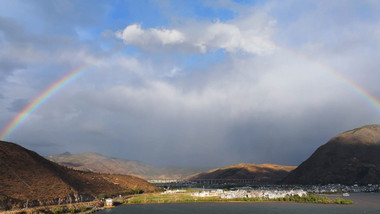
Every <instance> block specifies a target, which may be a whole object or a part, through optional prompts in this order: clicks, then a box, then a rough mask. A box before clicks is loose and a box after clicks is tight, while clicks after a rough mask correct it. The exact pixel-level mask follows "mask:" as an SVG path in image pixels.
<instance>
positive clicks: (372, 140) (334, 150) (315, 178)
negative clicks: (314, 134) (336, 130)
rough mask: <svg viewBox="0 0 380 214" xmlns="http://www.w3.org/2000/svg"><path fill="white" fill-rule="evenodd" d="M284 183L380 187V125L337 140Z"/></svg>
mask: <svg viewBox="0 0 380 214" xmlns="http://www.w3.org/2000/svg"><path fill="white" fill-rule="evenodd" d="M283 183H286V184H328V183H340V184H354V183H358V184H372V183H380V125H368V126H363V127H361V128H357V129H354V130H350V131H347V132H344V133H342V134H339V135H337V136H335V137H333V138H332V139H331V140H329V141H328V142H327V143H326V144H324V145H322V146H321V147H319V148H318V149H317V150H316V151H315V152H314V153H313V154H312V155H311V156H310V157H309V158H308V159H307V160H306V161H304V162H303V163H302V164H301V165H300V166H299V167H297V169H295V170H294V171H292V172H291V173H290V174H289V175H288V176H287V177H286V178H285V179H284V180H283Z"/></svg>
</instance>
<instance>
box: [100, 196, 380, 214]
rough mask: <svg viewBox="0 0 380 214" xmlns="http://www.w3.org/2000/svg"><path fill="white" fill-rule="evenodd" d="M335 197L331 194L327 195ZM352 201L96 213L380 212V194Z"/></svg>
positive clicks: (141, 208)
mask: <svg viewBox="0 0 380 214" xmlns="http://www.w3.org/2000/svg"><path fill="white" fill-rule="evenodd" d="M329 197H335V196H329ZM347 198H348V199H351V200H353V201H354V204H353V205H336V204H301V203H286V202H283V203H280V202H262V203H188V204H141V205H124V206H118V207H116V208H114V209H109V210H104V211H101V212H98V213H99V214H102V213H103V214H105V213H112V214H121V213H133V214H148V213H149V214H161V213H162V214H163V213H178V214H190V213H191V214H193V213H199V214H203V213H204V214H206V213H207V214H210V213H218V214H224V213H226V214H227V213H242V214H243V213H244V214H247V213H264V214H265V213H281V214H283V213H294V214H298V213H299V214H301V213H302V214H304V213H310V214H314V213H315V214H317V213H318V214H319V213H331V214H341V213H345V214H346V213H347V214H351V213H352V214H354V213H355V214H356V213H366V214H368V213H370V214H372V213H374V214H375V213H377V214H378V213H380V193H353V194H351V196H350V197H347Z"/></svg>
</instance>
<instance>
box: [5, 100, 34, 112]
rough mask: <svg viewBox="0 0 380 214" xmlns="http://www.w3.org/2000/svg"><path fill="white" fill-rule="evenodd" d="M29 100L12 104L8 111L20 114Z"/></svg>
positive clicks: (16, 101)
mask: <svg viewBox="0 0 380 214" xmlns="http://www.w3.org/2000/svg"><path fill="white" fill-rule="evenodd" d="M28 102H29V101H28V100H25V99H16V100H14V101H13V102H12V103H11V106H9V107H8V111H11V112H20V111H21V110H22V109H23V108H25V106H26V105H27V104H28Z"/></svg>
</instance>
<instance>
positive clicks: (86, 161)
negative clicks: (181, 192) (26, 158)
mask: <svg viewBox="0 0 380 214" xmlns="http://www.w3.org/2000/svg"><path fill="white" fill-rule="evenodd" d="M46 158H47V159H49V160H51V161H54V162H56V163H58V164H60V165H63V166H67V167H70V168H73V169H77V170H83V171H91V172H100V173H110V174H123V175H133V176H137V177H140V178H143V179H183V178H186V177H188V176H190V175H193V174H196V173H199V172H202V171H205V170H208V169H209V168H201V167H198V168H197V167H163V168H159V167H154V166H152V165H149V164H146V163H143V162H140V161H134V160H126V159H121V158H110V157H106V156H103V155H101V154H97V153H93V152H85V153H80V154H70V153H68V152H65V153H63V154H58V155H50V156H48V157H46Z"/></svg>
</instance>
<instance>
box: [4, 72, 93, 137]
mask: <svg viewBox="0 0 380 214" xmlns="http://www.w3.org/2000/svg"><path fill="white" fill-rule="evenodd" d="M89 67H90V66H89V65H85V66H81V67H78V68H76V69H74V70H72V71H71V72H69V73H68V74H67V75H65V76H63V77H61V78H60V79H59V80H58V81H56V82H55V83H53V84H51V85H50V86H49V87H48V88H46V89H45V90H44V91H43V92H42V93H41V94H40V95H38V96H37V97H36V98H35V99H34V100H33V101H32V102H30V103H29V104H28V105H27V106H25V107H24V108H23V109H22V111H21V112H20V113H18V114H17V116H16V117H14V118H13V119H12V121H11V122H10V123H9V124H8V125H7V126H6V127H5V129H4V130H3V131H2V132H1V134H0V139H1V140H6V139H7V138H8V137H9V135H11V134H12V133H13V132H14V131H15V130H16V129H17V128H18V127H19V126H20V125H21V124H22V123H23V122H24V121H25V119H26V118H28V116H29V115H30V114H31V113H32V112H33V111H35V110H36V109H37V108H38V107H39V106H41V105H42V104H43V103H44V102H46V100H48V99H49V98H50V97H52V96H53V95H54V94H55V93H56V92H57V91H59V90H60V89H61V88H63V87H64V86H66V85H68V84H69V83H71V82H72V81H73V80H75V79H76V78H77V77H78V76H80V75H81V74H83V73H85V72H86V71H87V70H88V68H89Z"/></svg>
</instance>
